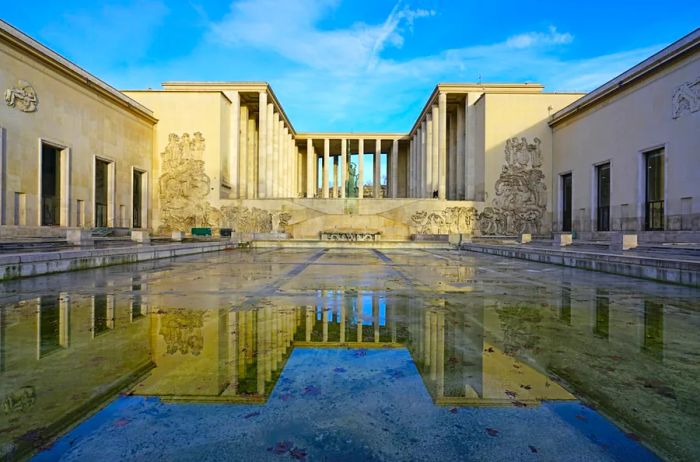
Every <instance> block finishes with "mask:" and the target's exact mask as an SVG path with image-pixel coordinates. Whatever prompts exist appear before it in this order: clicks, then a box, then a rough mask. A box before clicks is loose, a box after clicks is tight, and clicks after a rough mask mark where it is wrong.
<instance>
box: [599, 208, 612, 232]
mask: <svg viewBox="0 0 700 462" xmlns="http://www.w3.org/2000/svg"><path fill="white" fill-rule="evenodd" d="M596 219H597V228H598V231H610V206H598V208H597V210H596Z"/></svg>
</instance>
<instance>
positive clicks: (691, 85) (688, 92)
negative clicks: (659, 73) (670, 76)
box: [671, 77, 700, 119]
mask: <svg viewBox="0 0 700 462" xmlns="http://www.w3.org/2000/svg"><path fill="white" fill-rule="evenodd" d="M671 102H672V106H673V112H672V116H673V118H674V119H677V118H679V117H680V116H681V115H682V114H683V113H684V112H688V113H691V112H697V111H700V77H698V78H697V79H696V80H695V81H694V82H685V83H683V84H682V85H680V86H678V87H677V88H676V89H675V90H674V91H673V97H672V98H671Z"/></svg>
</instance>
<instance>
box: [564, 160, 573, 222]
mask: <svg viewBox="0 0 700 462" xmlns="http://www.w3.org/2000/svg"><path fill="white" fill-rule="evenodd" d="M571 186H572V177H571V173H567V174H566V175H562V176H561V204H562V209H561V215H562V216H561V218H562V225H561V230H562V231H565V232H570V231H571V209H572V206H573V203H572V202H573V200H572V199H573V198H572V196H571V192H572V191H571Z"/></svg>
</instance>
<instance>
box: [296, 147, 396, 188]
mask: <svg viewBox="0 0 700 462" xmlns="http://www.w3.org/2000/svg"><path fill="white" fill-rule="evenodd" d="M322 140H323V148H322V152H321V153H319V152H317V151H316V148H315V145H314V138H307V139H306V185H305V190H304V195H305V197H309V198H312V197H320V198H323V199H329V198H345V197H348V191H346V183H347V180H348V178H349V172H350V163H351V162H350V159H351V157H352V155H353V154H356V155H357V156H358V157H357V158H358V161H357V169H356V175H357V187H358V194H357V198H358V199H362V198H363V197H365V196H364V184H365V174H366V173H371V175H372V194H371V197H373V198H380V197H382V187H381V178H380V177H381V154H382V141H384V140H383V139H382V138H374V139H366V138H359V139H357V140H352V139H348V138H339V140H340V152H339V153H332V152H331V141H334V140H337V139H335V138H333V139H331V138H323V139H322ZM389 141H391V149H390V150H389V151H388V152H387V185H386V186H387V189H386V195H385V196H384V197H388V198H396V197H398V189H399V188H398V182H399V177H398V170H399V168H398V163H399V140H398V139H393V140H389ZM355 142H356V144H357V148H356V150H355V152H353V150H352V149H351V148H350V145H351V144H355ZM365 154H372V156H373V162H372V172H365V163H364V157H365ZM319 158H321V159H322V162H321V166H320V167H319V166H318V159H319ZM331 178H332V181H331ZM319 179H320V180H321V186H320V188H319V186H318V181H319ZM331 184H332V186H331Z"/></svg>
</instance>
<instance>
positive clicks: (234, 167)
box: [226, 91, 241, 198]
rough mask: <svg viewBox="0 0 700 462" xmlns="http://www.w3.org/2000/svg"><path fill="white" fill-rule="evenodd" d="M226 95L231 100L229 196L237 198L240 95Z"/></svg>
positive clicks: (231, 93)
mask: <svg viewBox="0 0 700 462" xmlns="http://www.w3.org/2000/svg"><path fill="white" fill-rule="evenodd" d="M226 96H227V97H228V98H229V99H230V100H231V133H230V136H229V162H228V181H229V184H230V185H231V196H232V197H234V198H239V197H241V196H240V192H239V191H240V190H239V184H240V181H239V177H238V156H239V150H240V144H241V142H240V141H239V139H240V138H239V137H240V134H241V95H240V94H239V93H238V92H237V91H227V92H226Z"/></svg>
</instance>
